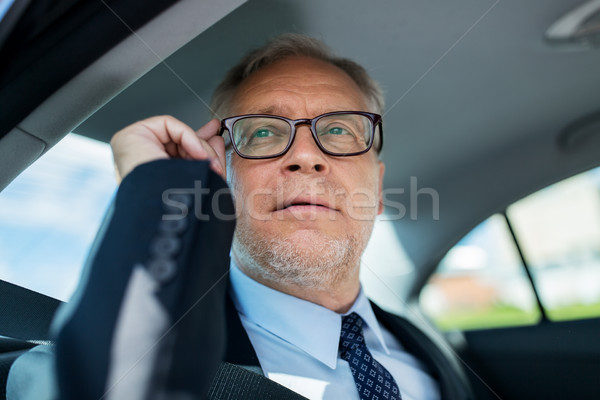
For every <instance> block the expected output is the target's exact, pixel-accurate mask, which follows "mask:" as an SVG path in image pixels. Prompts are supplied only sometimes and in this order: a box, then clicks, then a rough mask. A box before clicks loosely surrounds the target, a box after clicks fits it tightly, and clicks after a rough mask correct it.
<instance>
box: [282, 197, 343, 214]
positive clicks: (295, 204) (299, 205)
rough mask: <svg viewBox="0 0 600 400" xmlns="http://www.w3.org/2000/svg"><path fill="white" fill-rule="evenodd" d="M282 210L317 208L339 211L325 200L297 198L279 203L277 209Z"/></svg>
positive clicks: (318, 209) (316, 209)
mask: <svg viewBox="0 0 600 400" xmlns="http://www.w3.org/2000/svg"><path fill="white" fill-rule="evenodd" d="M281 210H315V211H329V210H333V211H337V209H336V208H334V207H332V206H331V205H329V203H328V202H327V201H325V200H315V199H305V198H295V199H292V200H288V201H285V202H283V203H281V204H278V205H277V208H276V211H281Z"/></svg>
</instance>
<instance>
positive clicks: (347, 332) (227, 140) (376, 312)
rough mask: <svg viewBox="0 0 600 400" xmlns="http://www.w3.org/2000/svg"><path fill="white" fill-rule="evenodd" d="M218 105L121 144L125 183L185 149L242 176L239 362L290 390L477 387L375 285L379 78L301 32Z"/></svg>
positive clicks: (235, 275)
mask: <svg viewBox="0 0 600 400" xmlns="http://www.w3.org/2000/svg"><path fill="white" fill-rule="evenodd" d="M212 107H213V111H214V113H215V115H216V116H218V117H220V118H223V119H222V120H221V122H220V123H219V121H218V120H217V119H214V120H212V121H210V122H208V123H207V124H206V125H205V126H203V127H202V128H200V129H199V130H197V131H194V130H193V129H192V128H190V127H189V126H187V125H186V124H184V123H183V122H180V121H178V120H176V119H174V118H172V117H168V116H160V117H153V118H149V119H147V120H144V121H140V122H138V123H135V124H133V125H131V126H129V127H127V128H125V129H123V130H121V131H120V132H118V133H117V134H116V135H115V136H114V137H113V139H112V141H111V145H112V148H113V152H114V158H115V165H116V168H117V173H118V174H119V175H120V177H121V178H124V182H125V181H127V179H125V177H127V176H128V175H129V174H130V173H132V171H134V172H136V171H138V170H140V168H139V167H140V166H141V165H142V164H145V165H144V166H143V168H142V169H144V168H145V171H146V173H147V174H150V175H151V174H152V173H154V172H153V171H156V170H158V169H160V168H163V167H164V165H165V164H164V162H163V163H160V162H156V161H157V160H161V159H173V158H183V159H186V160H193V162H189V163H188V164H182V165H181V166H180V168H182V169H187V170H190V169H193V168H196V167H197V161H201V160H207V161H209V162H210V168H211V169H212V170H213V171H214V172H216V173H217V174H219V175H221V176H222V177H227V178H228V181H229V184H230V186H231V188H232V192H233V198H234V202H235V206H236V209H237V214H236V215H237V222H236V227H235V234H234V237H233V244H232V247H231V268H230V274H229V280H230V284H229V290H228V293H227V295H226V299H225V303H227V304H231V305H232V306H228V307H224V309H225V312H226V313H227V314H228V315H227V320H228V338H229V339H228V343H227V346H228V352H227V354H228V356H227V357H225V361H230V362H233V364H238V365H243V367H244V368H245V369H244V371H252V372H249V373H251V374H255V375H256V376H262V375H264V376H265V377H267V378H268V379H270V380H271V381H275V382H277V383H279V384H280V385H282V386H283V387H285V388H287V389H285V388H278V389H273V390H274V391H270V392H269V390H271V389H266V390H267V392H266V393H267V394H268V395H270V396H271V397H277V398H279V397H281V398H284V397H287V396H291V397H289V398H296V397H293V396H295V395H294V394H293V393H292V392H295V393H297V394H300V395H302V396H304V397H306V398H310V399H404V400H417V399H440V398H443V399H466V398H470V397H471V394H470V390H469V388H468V385H467V383H466V380H465V378H464V376H463V375H462V372H461V371H460V368H459V367H458V365H457V363H456V360H454V359H451V357H448V352H447V351H446V352H445V351H444V350H443V349H440V348H439V347H438V345H437V344H434V342H433V341H432V340H431V339H429V338H428V337H427V336H426V335H424V334H423V333H421V332H420V331H419V330H418V329H416V328H415V327H414V326H413V325H411V324H410V323H408V322H407V321H406V320H404V319H401V318H398V317H395V316H392V315H390V314H388V313H385V312H384V311H382V310H380V309H379V308H377V307H376V306H375V305H373V304H371V303H370V302H369V300H368V299H367V298H366V296H365V294H364V292H363V291H362V290H361V285H360V282H359V268H360V258H361V255H362V253H363V251H364V249H365V247H366V245H367V242H368V240H369V237H370V235H371V231H372V229H373V224H374V221H375V217H376V216H377V215H378V214H380V213H381V212H382V211H383V203H382V182H383V175H384V165H383V163H382V162H381V160H380V159H379V152H380V150H381V147H382V143H383V137H382V135H383V132H382V121H381V114H382V111H383V96H382V93H381V90H380V88H379V86H378V84H377V83H376V82H375V81H374V80H373V79H372V78H371V77H369V76H368V74H367V73H366V72H365V70H364V69H363V68H362V67H361V66H359V65H358V64H356V63H354V62H352V61H350V60H348V59H343V58H337V57H335V56H334V55H332V54H331V53H330V51H329V50H328V49H327V48H326V47H325V46H324V45H323V44H322V43H321V42H319V41H317V40H315V39H312V38H309V37H306V36H302V35H295V34H287V35H282V36H280V37H277V38H275V39H273V40H271V41H270V42H269V43H267V44H266V45H265V46H263V47H262V48H260V49H257V50H255V51H253V52H251V53H249V54H248V55H247V56H246V57H245V58H244V59H243V60H241V61H240V63H239V64H238V65H237V66H235V67H234V68H233V69H232V70H231V71H230V72H229V73H228V75H227V76H226V78H225V80H224V81H223V83H221V85H220V86H219V87H218V88H217V90H216V92H215V94H214V96H213V103H212ZM153 161H155V162H154V163H152V162H153ZM148 171H150V172H148ZM132 175H135V174H134V173H132ZM155 179H156V180H162V181H164V180H168V179H169V177H168V176H165V175H164V174H163V175H162V176H161V177H156V178H155ZM132 180H133V179H132ZM132 180H129V182H130V183H129V185H130V186H131V185H133V183H131V181H132ZM138 181H139V178H138ZM136 184H139V182H137V183H136ZM198 223H199V222H198ZM199 268H200V266H199ZM205 268H206V266H205ZM209 289H210V288H209ZM240 323H241V324H240ZM236 327H237V328H236ZM236 330H237V331H238V332H237V333H236V334H232V333H231V332H232V331H236ZM115 336H118V335H115ZM205 346H210V343H208V344H205ZM231 348H235V349H236V350H235V351H232V350H231ZM240 354H242V355H243V356H240ZM189 357H192V355H191V354H190V355H189ZM229 377H231V375H229ZM107 379H108V380H109V381H110V379H111V378H110V377H109V378H107ZM211 379H212V376H211ZM219 379H220V380H221V381H223V380H224V383H223V382H221V383H219V382H217V383H216V384H215V381H219ZM227 379H229V378H227V377H226V378H223V377H222V375H219V377H218V378H216V379H215V381H213V388H212V390H211V392H210V397H213V398H219V396H221V398H233V397H224V396H223V395H222V391H219V390H215V385H217V386H218V385H224V386H225V387H226V386H227V382H228V380H227ZM261 379H263V380H264V378H261ZM113 381H114V382H116V385H118V384H119V380H118V379H116V380H114V379H113ZM230 381H231V380H230ZM237 384H241V383H240V382H239V381H235V380H233V385H237ZM105 386H106V387H108V386H110V385H108V384H105ZM112 388H113V387H112V386H111V387H109V389H112ZM288 389H290V390H291V391H292V392H289V391H288ZM281 390H283V391H281ZM114 393H119V392H118V391H117V392H114ZM219 393H221V395H219ZM244 393H246V394H244ZM269 393H270V394H269ZM238 396H239V397H240V398H244V397H247V398H249V397H265V396H267V395H266V394H265V393H263V394H262V395H259V394H256V392H251V391H247V392H241V394H239V393H238ZM298 397H299V396H298Z"/></svg>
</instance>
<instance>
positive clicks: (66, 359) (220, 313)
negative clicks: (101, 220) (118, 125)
mask: <svg viewBox="0 0 600 400" xmlns="http://www.w3.org/2000/svg"><path fill="white" fill-rule="evenodd" d="M234 217H235V213H234V209H233V202H232V199H231V196H230V193H229V190H228V188H227V185H226V184H225V182H224V181H223V180H222V179H221V178H220V177H219V176H218V175H216V174H214V173H213V172H212V171H210V169H209V168H208V163H206V162H199V161H186V160H161V161H154V162H151V163H148V164H144V165H141V166H139V167H137V168H136V169H135V170H134V171H132V173H130V174H129V175H128V176H127V177H126V178H125V179H124V180H123V182H122V184H121V186H120V188H119V190H118V192H117V195H116V198H115V201H114V206H113V210H112V215H111V216H110V218H109V220H108V223H107V225H106V226H105V228H104V229H103V232H102V233H101V234H100V235H101V238H100V239H99V240H97V241H98V243H97V246H96V248H95V249H94V250H93V251H92V253H93V254H92V255H91V256H90V259H89V260H88V263H87V265H86V267H85V268H84V272H83V276H82V280H81V282H80V285H79V287H78V289H77V291H76V293H75V295H74V297H73V300H72V301H71V302H70V304H68V305H67V306H66V307H64V309H63V310H60V311H59V314H58V316H57V318H56V321H55V322H56V323H55V327H54V328H55V330H56V332H57V334H56V349H55V369H56V380H57V386H58V392H59V396H60V398H61V399H88V398H89V399H92V398H95V399H98V398H106V399H111V398H114V399H120V398H127V399H138V398H139V399H142V398H150V397H152V398H153V397H154V396H156V397H157V398H161V397H164V398H175V397H177V396H181V397H182V398H183V397H185V398H188V397H186V396H189V398H202V397H204V396H205V393H206V392H207V390H208V388H209V386H210V383H211V381H212V379H213V377H214V375H215V373H216V371H217V369H218V366H219V364H220V361H221V360H222V358H223V355H224V348H225V314H224V297H225V292H226V287H227V280H228V279H227V273H228V270H229V261H228V260H229V251H230V246H231V240H232V236H233V230H234V225H235V218H234ZM104 396H106V397H104ZM177 398H179V397H177Z"/></svg>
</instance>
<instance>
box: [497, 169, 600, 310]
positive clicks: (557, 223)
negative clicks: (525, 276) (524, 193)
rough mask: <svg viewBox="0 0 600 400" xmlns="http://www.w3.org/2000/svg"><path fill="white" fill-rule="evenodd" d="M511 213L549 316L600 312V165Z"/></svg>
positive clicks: (522, 202) (512, 208) (526, 201)
mask: <svg viewBox="0 0 600 400" xmlns="http://www.w3.org/2000/svg"><path fill="white" fill-rule="evenodd" d="M507 215H508V217H509V220H510V222H511V225H512V226H513V229H514V231H515V236H516V237H517V240H518V241H519V244H520V246H521V249H522V251H523V254H524V257H525V260H526V262H527V264H528V265H529V266H530V270H531V273H532V275H533V278H534V282H535V284H536V287H537V290H538V292H539V294H540V299H541V302H542V305H543V306H544V308H545V310H546V314H547V316H548V318H549V319H554V320H564V319H575V318H584V317H593V316H600V168H596V169H593V170H591V171H588V172H585V173H583V174H580V175H577V176H574V177H572V178H569V179H566V180H564V181H562V182H559V183H557V184H554V185H552V186H549V187H547V188H545V189H543V190H540V191H538V192H536V193H534V194H533V195H531V196H528V197H526V198H524V199H522V200H520V201H518V202H516V203H515V204H513V205H512V206H510V207H509V208H508V209H507Z"/></svg>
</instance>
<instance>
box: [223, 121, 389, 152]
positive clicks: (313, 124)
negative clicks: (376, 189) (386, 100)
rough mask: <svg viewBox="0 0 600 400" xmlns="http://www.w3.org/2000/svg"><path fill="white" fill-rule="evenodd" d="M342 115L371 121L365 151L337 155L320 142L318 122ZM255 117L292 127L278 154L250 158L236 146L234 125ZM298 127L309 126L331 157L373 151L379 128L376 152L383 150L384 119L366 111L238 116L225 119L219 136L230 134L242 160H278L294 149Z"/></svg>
mask: <svg viewBox="0 0 600 400" xmlns="http://www.w3.org/2000/svg"><path fill="white" fill-rule="evenodd" d="M340 114H358V115H362V116H364V117H367V118H368V119H369V120H370V121H371V126H372V129H371V136H370V138H369V144H368V145H367V148H365V149H364V150H361V151H357V152H353V153H335V152H331V151H329V150H327V149H325V148H324V147H323V145H322V144H321V142H320V141H319V138H318V135H317V129H316V126H317V122H318V121H319V120H320V119H321V118H324V117H328V116H330V115H340ZM253 117H267V118H277V119H280V120H283V121H286V122H287V123H288V124H289V125H290V128H291V129H292V130H291V132H290V140H289V141H288V144H287V145H286V147H285V148H284V149H283V150H282V151H280V152H279V153H277V154H273V155H269V156H248V155H245V154H242V153H241V152H240V151H239V150H238V148H237V146H236V145H235V140H234V138H233V125H234V124H235V123H236V122H237V121H239V120H241V119H246V118H253ZM298 125H309V126H310V131H311V133H312V136H313V139H314V140H315V143H316V144H317V146H318V147H319V149H321V151H322V152H323V153H325V154H327V155H330V156H334V157H350V156H358V155H360V154H364V153H366V152H368V151H369V150H371V147H373V143H374V142H375V132H376V127H377V126H379V146H378V148H376V149H375V150H376V151H377V152H378V153H379V152H380V151H381V148H382V147H383V122H382V117H381V115H379V114H374V113H370V112H366V111H334V112H329V113H325V114H321V115H318V116H316V117H314V118H301V119H289V118H285V117H282V116H279V115H273V114H243V115H236V116H233V117H228V118H225V119H223V120H222V121H221V132H219V135H221V136H222V135H223V134H224V133H225V131H227V132H229V139H230V140H231V146H232V147H233V149H234V150H235V152H236V153H237V154H238V155H239V156H240V157H242V158H247V159H253V160H257V159H268V158H276V157H281V156H282V155H284V154H285V153H287V151H288V150H289V149H290V147H292V143H294V138H295V137H296V126H298Z"/></svg>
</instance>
